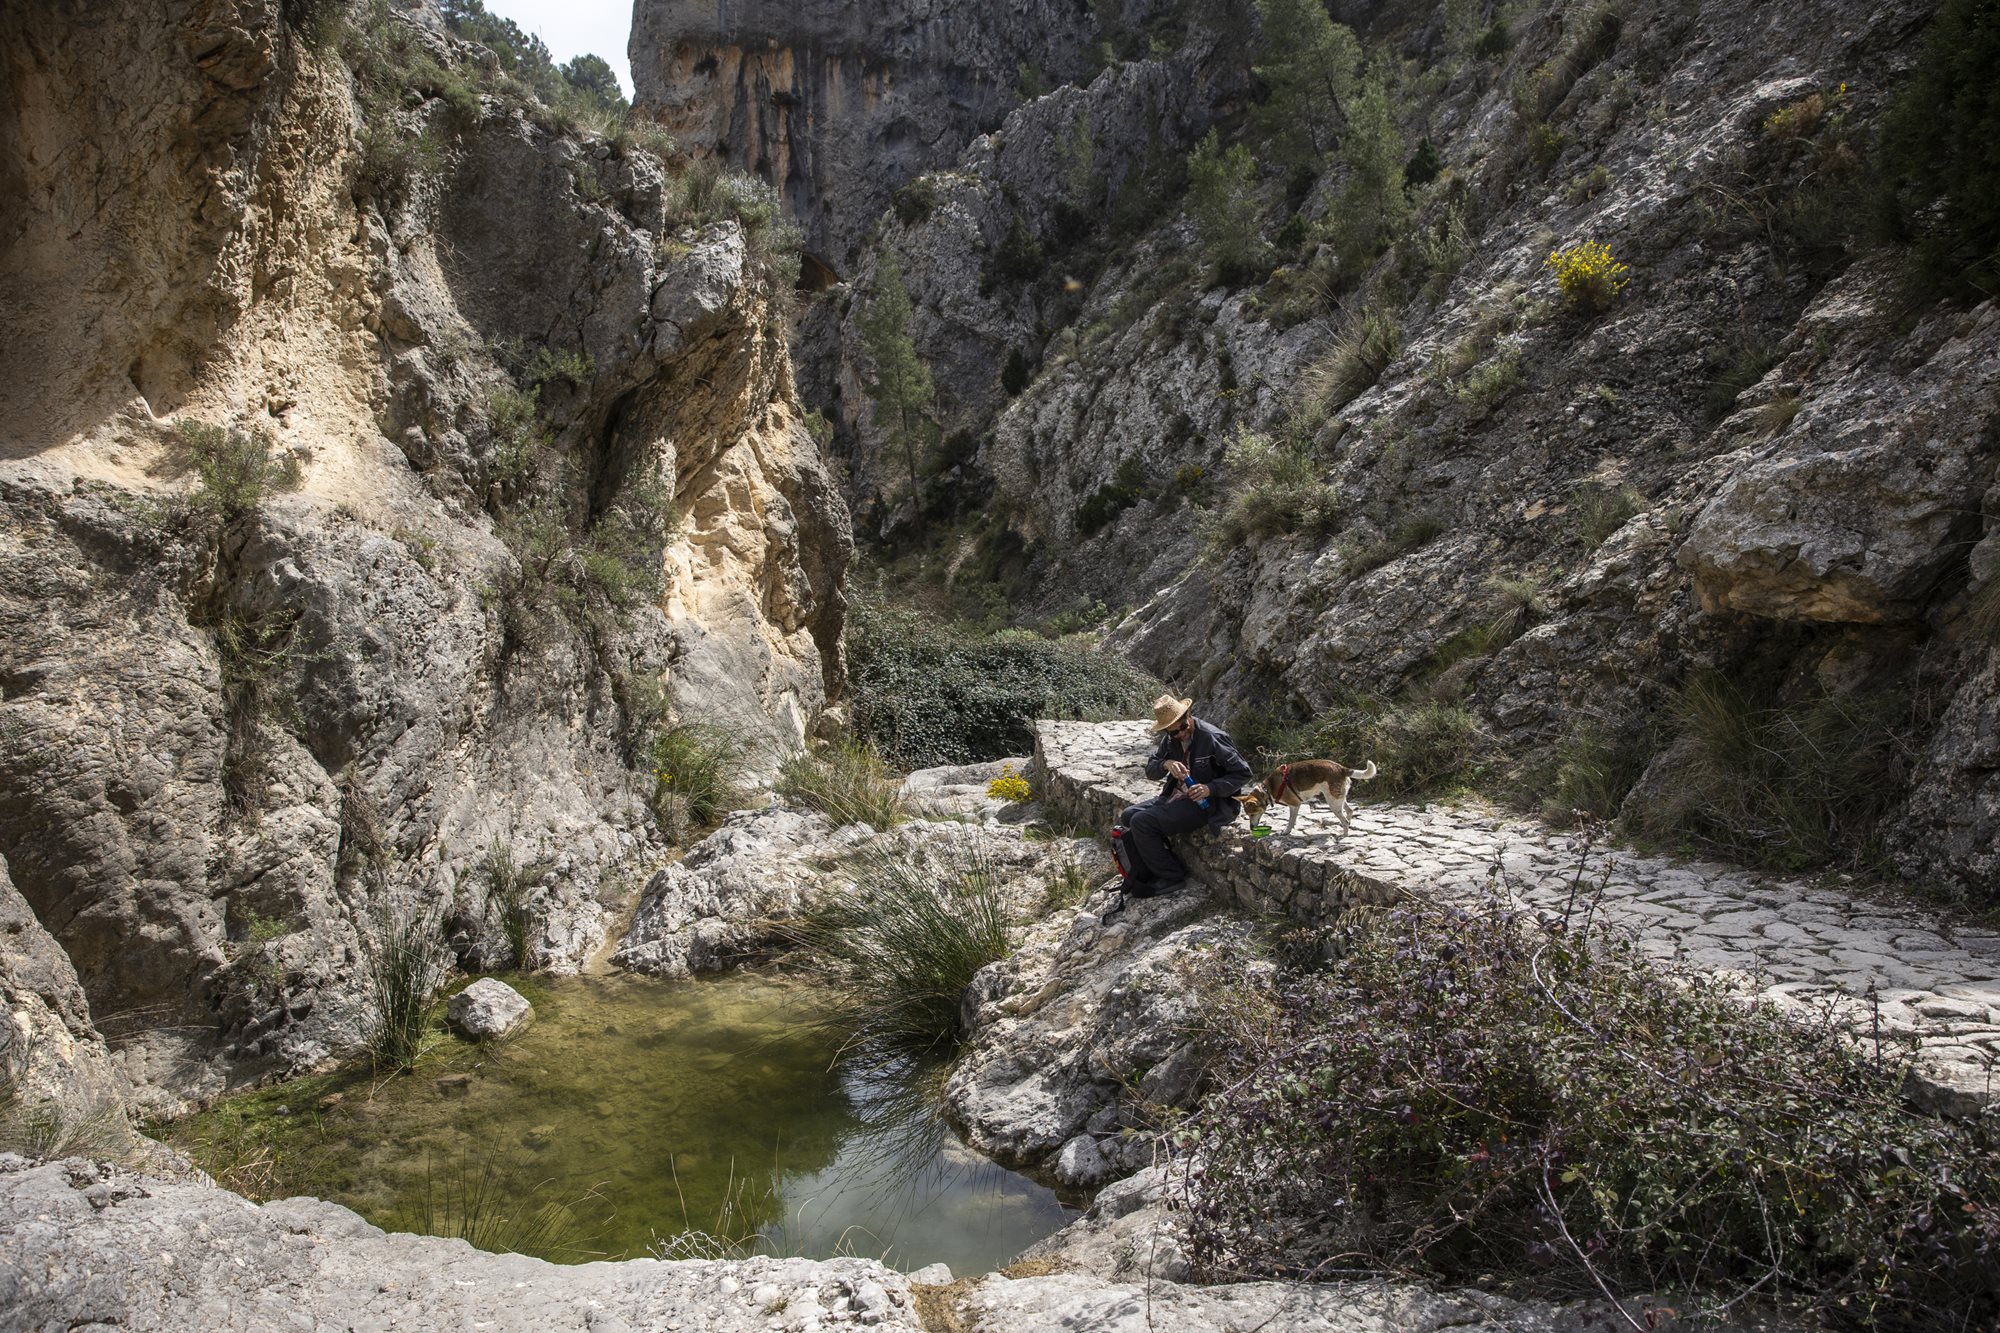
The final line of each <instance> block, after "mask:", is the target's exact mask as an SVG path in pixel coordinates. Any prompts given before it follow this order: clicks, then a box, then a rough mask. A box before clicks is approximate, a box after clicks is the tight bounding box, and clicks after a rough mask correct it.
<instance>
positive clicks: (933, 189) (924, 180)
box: [889, 176, 943, 227]
mask: <svg viewBox="0 0 2000 1333" xmlns="http://www.w3.org/2000/svg"><path fill="white" fill-rule="evenodd" d="M889 200H890V202H891V204H893V205H894V206H895V209H896V220H897V221H899V222H901V223H902V224H903V225H904V226H906V227H914V226H916V225H917V224H918V223H920V222H928V221H930V219H931V215H932V214H934V213H936V212H937V208H938V205H939V204H940V203H942V202H943V191H941V190H940V189H939V188H938V183H937V179H936V178H935V177H932V176H919V177H917V178H916V179H915V180H913V181H911V182H910V183H909V184H908V185H905V186H903V187H902V188H901V189H899V190H897V191H896V192H895V193H893V194H891V195H890V196H889Z"/></svg>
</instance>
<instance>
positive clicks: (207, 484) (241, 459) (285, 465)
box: [171, 417, 303, 523]
mask: <svg viewBox="0 0 2000 1333" xmlns="http://www.w3.org/2000/svg"><path fill="white" fill-rule="evenodd" d="M174 433H175V435H176V436H177V437H178V446H179V447H178V449H177V450H176V451H175V453H174V456H173V457H172V458H171V463H172V465H173V466H174V467H175V468H177V469H186V470H191V471H192V472H193V473H194V487H193V489H192V490H191V491H190V492H189V493H188V494H187V495H186V497H184V499H183V500H182V502H181V503H182V505H184V506H185V512H186V513H188V514H191V515H207V516H209V517H212V518H214V519H216V520H218V521H220V522H222V523H234V522H236V521H237V520H239V519H243V518H247V517H248V516H249V515H250V514H252V513H254V512H255V511H256V509H257V506H258V505H259V504H260V503H262V501H263V499H264V496H265V495H266V494H267V493H269V492H272V491H289V490H296V489H298V486H299V483H300V482H301V481H302V480H303V474H302V473H301V470H300V467H299V460H298V458H297V456H296V455H294V454H292V453H290V452H288V451H287V452H279V451H278V450H277V443H276V441H274V440H273V439H272V438H271V436H270V434H269V432H266V431H262V430H253V431H251V432H250V433H249V434H248V435H245V434H243V433H242V432H241V431H234V430H230V429H229V428H228V427H226V426H217V425H212V424H210V423H208V422H206V421H196V420H194V419H192V418H190V417H182V418H180V419H179V420H177V421H175V422H174Z"/></svg>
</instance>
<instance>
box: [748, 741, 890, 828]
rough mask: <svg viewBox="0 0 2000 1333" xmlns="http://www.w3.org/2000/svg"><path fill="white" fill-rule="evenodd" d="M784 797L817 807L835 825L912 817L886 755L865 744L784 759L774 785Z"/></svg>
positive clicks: (886, 824)
mask: <svg viewBox="0 0 2000 1333" xmlns="http://www.w3.org/2000/svg"><path fill="white" fill-rule="evenodd" d="M775 785H776V789H777V792H778V794H779V795H780V796H784V797H788V798H789V799H791V800H794V801H797V802H798V803H799V804H801V805H803V806H805V807H806V808H807V809H809V810H817V811H819V812H820V813H821V814H823V815H825V816H826V817H827V818H828V819H831V820H832V821H833V822H834V824H835V826H836V827H846V826H847V825H849V824H868V825H871V826H873V827H874V828H877V829H889V828H893V827H895V826H896V825H897V824H900V823H902V822H903V821H904V820H906V819H908V818H909V817H910V812H909V808H908V807H907V806H905V805H904V804H903V796H902V784H901V783H900V782H898V781H897V780H896V778H895V776H894V775H892V774H891V773H890V772H889V768H888V765H886V764H884V763H883V762H882V756H881V755H879V754H877V753H876V752H875V750H874V749H873V748H872V747H870V746H868V745H865V744H856V743H854V742H851V741H850V742H844V743H841V744H838V745H829V746H826V747H825V748H823V749H821V750H818V751H811V750H804V751H800V752H799V753H797V754H794V755H792V756H791V757H790V758H788V759H786V760H785V762H784V764H783V765H782V766H781V767H780V768H779V770H778V781H777V783H776V784H775Z"/></svg>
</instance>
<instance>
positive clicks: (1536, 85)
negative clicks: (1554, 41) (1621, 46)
mask: <svg viewBox="0 0 2000 1333" xmlns="http://www.w3.org/2000/svg"><path fill="white" fill-rule="evenodd" d="M1624 30H1625V20H1624V18H1623V17H1622V16H1621V15H1620V14H1619V12H1618V9H1617V6H1616V5H1613V4H1609V3H1606V4H1595V5H1588V6H1585V7H1583V8H1581V9H1580V10H1579V11H1578V12H1577V13H1576V14H1575V15H1574V16H1573V17H1572V18H1571V20H1570V22H1569V24H1568V26H1567V29H1566V31H1565V32H1564V35H1563V44H1562V46H1561V48H1560V49H1558V50H1557V52H1556V54H1555V56H1554V57H1553V58H1552V59H1551V60H1550V61H1549V62H1548V63H1547V64H1545V65H1540V66H1538V67H1536V69H1535V70H1534V71H1533V72H1532V73H1531V74H1530V75H1529V76H1528V78H1527V79H1526V80H1525V81H1524V82H1523V84H1522V85H1521V86H1520V87H1519V88H1517V89H1516V90H1515V95H1516V100H1517V102H1518V103H1519V105H1520V106H1521V109H1522V111H1523V113H1524V114H1526V115H1529V116H1531V117H1532V118H1533V119H1536V120H1542V119H1545V118H1546V117H1547V116H1548V114H1549V113H1550V112H1551V111H1554V110H1555V109H1556V107H1557V106H1559V105H1560V104H1561V103H1562V100H1563V99H1564V98H1565V97H1568V96H1569V93H1570V89H1572V88H1574V87H1576V81H1577V80H1578V79H1580V78H1582V77H1583V76H1584V75H1585V74H1587V73H1589V72H1590V70H1591V68H1592V67H1593V66H1595V65H1596V64H1597V63H1598V62H1599V61H1601V60H1603V59H1604V57H1606V56H1608V55H1610V54H1611V52H1612V50H1613V49H1614V48H1615V47H1616V46H1617V45H1618V38H1619V35H1620V34H1621V33H1622V32H1624Z"/></svg>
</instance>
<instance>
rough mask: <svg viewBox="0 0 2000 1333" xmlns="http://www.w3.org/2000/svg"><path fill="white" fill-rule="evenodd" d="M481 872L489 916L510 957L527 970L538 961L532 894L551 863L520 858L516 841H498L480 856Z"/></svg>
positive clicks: (479, 867)
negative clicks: (533, 950)
mask: <svg viewBox="0 0 2000 1333" xmlns="http://www.w3.org/2000/svg"><path fill="white" fill-rule="evenodd" d="M478 873H479V877H480V878H481V879H483V880H485V881H486V916H487V918H488V919H489V920H490V921H491V922H492V923H493V924H494V925H495V926H497V927H498V928H499V930H500V934H501V937H502V938H503V939H505V940H506V941H507V950H508V958H509V960H510V961H511V962H512V963H513V964H514V966H515V968H516V969H518V970H519V971H522V972H525V971H527V970H528V968H529V967H530V966H532V965H533V962H534V960H533V958H531V957H530V954H529V945H530V942H531V941H532V939H533V937H534V924H535V921H534V905H533V903H532V902H531V901H530V898H529V895H530V894H531V893H533V891H534V888H535V886H536V885H537V884H539V883H540V882H541V879H542V876H543V875H545V874H546V873H548V867H547V866H546V865H544V864H542V863H540V862H527V861H519V860H516V859H515V857H514V846H513V844H512V843H506V842H496V843H494V844H493V845H492V846H490V847H488V848H487V849H486V855H485V856H483V857H481V858H480V861H479V866H478Z"/></svg>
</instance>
